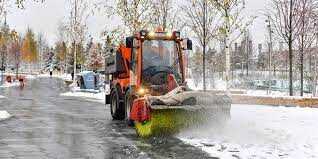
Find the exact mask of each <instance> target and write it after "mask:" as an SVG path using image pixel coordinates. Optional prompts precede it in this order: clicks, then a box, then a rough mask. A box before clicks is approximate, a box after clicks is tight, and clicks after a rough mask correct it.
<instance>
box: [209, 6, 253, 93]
mask: <svg viewBox="0 0 318 159" xmlns="http://www.w3.org/2000/svg"><path fill="white" fill-rule="evenodd" d="M209 1H210V2H211V3H212V4H213V5H214V6H215V7H216V9H218V10H219V13H220V14H221V16H222V17H223V21H222V25H221V27H220V29H219V30H220V37H221V39H224V43H225V68H226V69H225V70H226V75H225V76H226V91H227V94H230V85H229V81H230V70H231V63H230V62H231V61H230V46H231V45H232V44H233V43H234V42H235V41H236V40H237V39H238V38H239V37H241V35H242V34H244V32H245V30H247V27H248V26H249V25H251V24H252V23H253V21H254V19H255V18H256V16H252V17H248V18H246V16H245V15H243V11H244V9H245V1H244V0H209Z"/></svg>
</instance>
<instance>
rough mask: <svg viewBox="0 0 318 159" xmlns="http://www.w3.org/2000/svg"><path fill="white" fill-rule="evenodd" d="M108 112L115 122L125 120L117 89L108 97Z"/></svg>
mask: <svg viewBox="0 0 318 159" xmlns="http://www.w3.org/2000/svg"><path fill="white" fill-rule="evenodd" d="M110 99H111V101H110V112H111V115H112V117H113V119H115V120H123V119H124V118H125V114H124V113H125V112H124V106H123V104H122V103H121V102H120V92H119V90H118V89H114V90H113V91H112V93H111V97H110Z"/></svg>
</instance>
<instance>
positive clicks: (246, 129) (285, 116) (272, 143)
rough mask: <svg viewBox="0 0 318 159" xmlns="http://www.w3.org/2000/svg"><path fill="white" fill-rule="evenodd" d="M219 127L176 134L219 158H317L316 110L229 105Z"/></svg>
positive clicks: (317, 117)
mask: <svg viewBox="0 0 318 159" xmlns="http://www.w3.org/2000/svg"><path fill="white" fill-rule="evenodd" d="M232 108H233V109H232V119H231V120H230V121H229V122H228V124H227V125H226V126H225V127H224V128H222V129H220V128H216V127H214V126H213V125H208V126H206V127H205V128H206V129H204V130H202V129H200V130H196V131H185V132H182V134H179V135H178V137H179V138H180V139H181V140H183V141H184V142H185V143H188V144H191V145H193V146H196V147H199V148H201V149H202V150H203V151H206V152H207V153H209V154H210V155H211V156H213V157H219V158H268V159H275V158H277V159H278V158H295V159H296V158H306V159H310V158H318V155H317V154H318V134H317V133H316V132H318V122H317V121H318V109H313V108H299V107H271V106H258V105H254V106H250V107H246V106H244V105H233V107H232Z"/></svg>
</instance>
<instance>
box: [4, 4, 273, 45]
mask: <svg viewBox="0 0 318 159" xmlns="http://www.w3.org/2000/svg"><path fill="white" fill-rule="evenodd" d="M267 1H268V0H246V4H247V15H257V16H259V17H258V18H257V19H256V20H255V22H254V23H253V26H251V27H250V30H251V32H252V36H253V39H254V41H255V43H263V42H264V41H265V35H266V29H265V20H264V18H263V17H262V16H261V14H260V12H261V11H262V10H264V8H265V7H266V3H267ZM68 12H69V7H68V5H67V0H46V2H45V3H43V4H35V3H29V4H27V5H26V9H25V10H17V9H13V10H11V12H10V13H9V15H8V23H9V25H10V27H11V28H15V29H16V30H17V31H18V32H25V30H26V28H27V27H31V28H32V29H33V30H34V31H36V32H42V33H43V34H44V35H45V36H46V37H47V39H48V41H49V43H50V44H53V43H54V41H55V40H56V38H57V37H56V33H57V24H58V23H59V21H61V20H62V19H63V18H65V17H66V16H67V15H68ZM109 21H110V22H107V19H106V18H105V17H103V16H101V15H96V16H94V17H93V18H90V19H89V22H88V27H89V33H90V34H91V35H92V36H93V37H99V35H100V32H101V31H102V30H103V28H104V27H105V24H109V23H111V20H109Z"/></svg>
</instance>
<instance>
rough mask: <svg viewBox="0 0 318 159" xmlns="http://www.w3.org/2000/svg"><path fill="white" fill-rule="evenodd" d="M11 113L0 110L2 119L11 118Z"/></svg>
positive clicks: (0, 118) (0, 119)
mask: <svg viewBox="0 0 318 159" xmlns="http://www.w3.org/2000/svg"><path fill="white" fill-rule="evenodd" d="M10 117H11V115H10V114H9V113H8V112H7V111H2V110H0V121H3V120H6V119H9V118H10Z"/></svg>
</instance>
